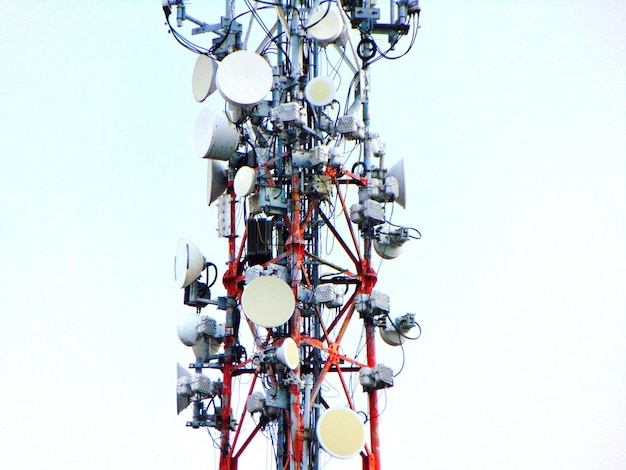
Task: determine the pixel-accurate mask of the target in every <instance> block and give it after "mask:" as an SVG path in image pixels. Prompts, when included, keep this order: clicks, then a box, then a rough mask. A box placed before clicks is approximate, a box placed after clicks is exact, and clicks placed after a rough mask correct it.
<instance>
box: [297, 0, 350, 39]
mask: <svg viewBox="0 0 626 470" xmlns="http://www.w3.org/2000/svg"><path fill="white" fill-rule="evenodd" d="M306 24H307V32H308V33H309V35H310V36H311V37H313V38H315V39H317V41H318V42H319V43H320V45H321V46H325V45H327V44H330V43H332V42H334V41H335V40H336V39H337V38H339V36H341V34H342V33H343V32H344V31H345V26H344V24H343V21H341V17H340V16H339V13H337V12H336V11H335V10H333V9H331V7H330V4H326V5H323V6H321V7H319V8H317V9H316V10H314V11H313V13H311V16H309V20H308V21H307V23H306Z"/></svg>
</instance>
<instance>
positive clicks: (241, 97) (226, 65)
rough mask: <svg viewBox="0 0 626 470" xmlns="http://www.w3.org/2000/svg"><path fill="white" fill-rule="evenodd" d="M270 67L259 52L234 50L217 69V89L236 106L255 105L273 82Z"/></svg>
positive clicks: (270, 87) (268, 90)
mask: <svg viewBox="0 0 626 470" xmlns="http://www.w3.org/2000/svg"><path fill="white" fill-rule="evenodd" d="M273 80H274V78H273V76H272V67H271V66H270V64H269V63H268V62H267V61H266V60H265V59H264V58H263V56H262V55H259V54H257V53H256V52H252V51H236V52H232V53H231V54H228V55H227V56H226V57H224V59H223V60H222V63H221V64H220V67H219V69H218V70H217V77H216V83H217V89H218V90H219V92H220V94H221V95H222V97H223V98H224V99H225V100H226V101H228V102H229V103H231V104H234V105H237V106H254V105H255V104H257V103H260V102H261V101H263V98H265V96H266V95H267V94H268V93H269V92H270V90H271V89H272V84H273Z"/></svg>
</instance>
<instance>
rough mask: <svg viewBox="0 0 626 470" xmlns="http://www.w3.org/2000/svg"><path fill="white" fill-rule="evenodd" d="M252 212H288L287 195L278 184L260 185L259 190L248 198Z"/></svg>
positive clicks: (276, 213) (271, 213)
mask: <svg viewBox="0 0 626 470" xmlns="http://www.w3.org/2000/svg"><path fill="white" fill-rule="evenodd" d="M248 200H249V202H250V212H251V213H252V214H253V215H256V214H260V213H261V212H264V213H265V214H267V215H284V214H286V213H287V196H286V195H285V192H284V191H283V190H282V188H279V187H277V186H265V185H263V186H260V187H259V192H258V193H257V194H254V195H253V196H250V197H249V198H248Z"/></svg>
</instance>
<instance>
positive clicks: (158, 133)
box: [0, 0, 626, 470]
mask: <svg viewBox="0 0 626 470" xmlns="http://www.w3.org/2000/svg"><path fill="white" fill-rule="evenodd" d="M210 3H211V4H214V3H215V4H216V5H219V14H221V13H222V9H223V6H222V5H223V2H221V1H219V2H217V1H212V2H210ZM208 4H209V2H202V1H196V2H194V3H193V4H192V5H191V6H190V8H193V10H191V9H190V11H189V12H190V14H192V15H194V16H196V17H199V18H202V19H205V20H207V21H212V20H213V18H214V17H215V16H216V14H215V13H210V12H209V11H208V7H207V5H208ZM0 5H1V6H2V11H3V20H4V21H3V22H2V23H3V24H2V28H0V46H1V51H2V52H0V59H1V60H0V157H1V158H0V181H1V182H2V184H1V186H0V188H1V190H0V205H1V208H2V223H1V224H0V242H1V246H2V250H0V264H1V266H2V268H3V269H2V270H1V271H0V285H1V286H2V287H1V288H0V372H1V376H2V380H1V381H0V467H1V468H6V469H52V468H67V469H77V468H91V469H111V468H123V469H126V468H129V469H130V468H132V469H169V468H174V467H175V466H177V465H185V466H189V465H194V468H213V452H212V450H211V446H212V444H211V441H210V439H209V438H208V436H207V435H206V434H205V433H204V432H203V431H196V430H191V429H186V428H185V426H184V422H185V420H186V419H187V418H188V417H186V416H181V417H177V416H176V412H175V405H174V400H175V397H174V395H175V391H174V390H175V365H176V362H177V361H179V362H182V363H185V362H186V361H189V360H191V354H190V351H189V350H188V349H186V348H184V347H183V346H182V345H180V344H179V341H178V339H177V337H176V324H177V321H178V318H179V317H180V316H181V315H182V314H184V313H186V311H187V309H186V308H185V307H184V306H183V305H182V293H181V292H180V291H179V290H178V289H177V288H176V286H175V284H174V282H173V256H174V252H175V248H176V243H177V241H178V238H179V237H181V236H186V237H189V238H190V239H192V240H194V241H195V242H197V244H198V245H199V246H200V247H201V248H202V249H203V251H204V253H205V255H206V256H207V258H209V259H211V257H212V256H213V255H214V256H215V257H218V256H222V253H223V245H221V244H220V243H221V242H220V243H217V244H216V241H215V240H216V238H215V232H214V229H215V226H216V223H215V222H216V220H215V219H216V216H215V211H214V209H208V208H207V207H206V205H205V193H204V192H205V164H204V162H201V161H198V160H196V159H195V158H194V157H193V155H192V151H191V135H192V129H193V124H194V121H195V117H196V115H197V113H198V112H199V110H200V109H201V106H200V105H198V104H197V103H195V101H194V100H193V98H192V95H191V89H190V88H191V87H190V81H191V71H192V69H193V64H194V61H195V57H194V56H193V55H192V54H191V53H189V52H187V51H186V50H184V49H183V48H181V47H180V46H178V44H176V43H175V41H174V39H173V38H172V37H171V36H170V35H168V34H166V29H165V27H164V26H163V15H162V12H161V8H160V5H159V2H158V1H135V2H122V1H106V2H105V1H95V0H92V1H89V2H78V1H68V2H52V1H45V0H42V1H22V2H9V1H2V2H0ZM421 24H422V29H421V31H420V33H419V34H418V39H417V41H416V45H415V47H414V49H413V51H412V52H411V54H410V55H409V56H408V57H405V58H404V59H403V60H399V61H396V62H393V63H389V62H379V63H378V64H377V66H376V67H374V69H373V71H372V82H373V83H372V101H373V103H372V117H373V125H374V127H375V128H376V129H377V130H378V131H379V132H380V134H381V136H382V137H383V139H384V140H385V142H386V144H387V150H388V155H389V159H390V161H395V160H396V159H398V158H400V157H404V158H405V165H406V168H407V177H408V183H409V194H408V198H409V206H408V208H407V210H406V211H404V212H402V211H401V210H400V209H397V210H396V214H395V221H396V222H397V223H401V224H402V223H404V224H407V225H414V226H417V227H418V228H419V229H420V230H421V231H422V233H423V239H422V240H420V241H418V242H411V243H410V244H409V245H407V246H406V249H405V252H406V254H405V255H404V256H403V257H402V258H399V259H397V260H394V261H390V262H388V263H386V264H384V265H383V268H382V270H381V273H380V277H379V288H380V289H381V290H383V291H387V292H388V293H389V294H390V296H391V302H392V307H393V308H394V309H397V310H398V311H400V312H403V311H412V312H416V313H417V319H418V321H419V322H420V324H421V325H422V328H423V330H424V334H423V337H422V338H421V339H420V340H419V341H418V342H415V343H411V344H409V345H408V346H409V347H408V348H407V352H408V356H407V361H406V365H405V368H404V371H403V372H402V374H401V375H400V376H399V377H398V378H397V379H396V385H395V387H394V388H392V389H390V390H389V391H388V393H387V399H388V401H389V404H388V406H387V408H386V410H385V413H384V415H383V418H382V419H383V432H382V455H383V465H384V468H392V467H393V468H402V467H405V468H422V469H429V470H431V469H442V470H443V469H478V468H480V469H502V468H507V469H554V468H567V469H581V470H582V469H591V468H593V469H617V468H624V467H626V399H625V398H626V342H625V341H624V331H626V314H625V313H626V312H625V310H626V249H625V241H626V214H625V210H624V209H625V201H626V26H625V25H626V7H624V5H623V3H622V2H619V1H608V0H605V1H602V0H600V1H596V2H588V1H587V2H583V1H552V2H541V1H538V0H526V1H507V2H503V1H495V0H492V1H487V0H477V1H473V2H467V1H465V2H462V1H459V0H456V1H453V0H447V1H443V0H442V1H439V2H434V1H424V2H423V15H422V23H421ZM220 259H221V258H220ZM381 355H386V356H385V357H386V358H387V359H386V361H387V363H388V364H389V365H390V366H392V367H393V368H394V369H395V370H398V369H399V367H400V364H401V362H402V358H401V356H400V353H399V351H398V350H396V349H394V350H392V351H387V352H384V353H381ZM199 459H206V461H204V462H202V461H201V462H200V463H195V462H198V461H199ZM340 463H341V464H342V465H345V467H342V465H336V462H334V463H333V464H332V465H334V466H333V467H332V468H354V462H340ZM256 468H261V467H256ZM329 468H330V466H329Z"/></svg>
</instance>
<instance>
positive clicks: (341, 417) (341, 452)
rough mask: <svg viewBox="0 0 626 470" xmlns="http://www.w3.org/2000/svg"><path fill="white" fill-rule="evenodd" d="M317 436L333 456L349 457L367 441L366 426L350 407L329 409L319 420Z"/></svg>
mask: <svg viewBox="0 0 626 470" xmlns="http://www.w3.org/2000/svg"><path fill="white" fill-rule="evenodd" d="M316 433H317V438H318V439H319V441H320V444H321V445H322V447H323V448H324V450H325V451H326V452H328V453H329V454H330V455H332V456H333V457H337V458H340V459H348V458H350V457H353V456H354V455H356V454H358V453H359V452H360V451H361V448H362V447H363V444H364V443H365V428H364V426H363V423H362V422H361V419H360V418H359V415H357V414H356V412H355V411H353V410H351V409H349V408H331V409H328V410H327V411H326V412H325V413H324V414H323V415H322V416H321V418H320V419H319V421H318V422H317V427H316Z"/></svg>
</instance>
